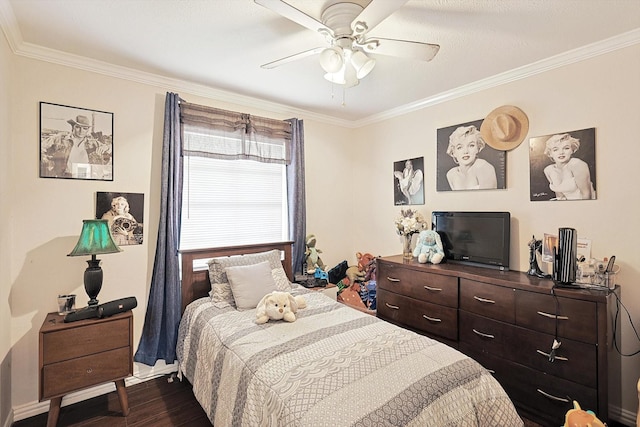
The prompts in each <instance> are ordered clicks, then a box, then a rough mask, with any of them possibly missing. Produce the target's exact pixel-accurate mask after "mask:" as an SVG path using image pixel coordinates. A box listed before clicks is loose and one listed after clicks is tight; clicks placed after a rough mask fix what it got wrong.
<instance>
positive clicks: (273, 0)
mask: <svg viewBox="0 0 640 427" xmlns="http://www.w3.org/2000/svg"><path fill="white" fill-rule="evenodd" d="M253 1H254V2H256V3H257V4H259V5H260V6H263V7H266V8H267V9H269V10H272V11H273V12H275V13H277V14H278V15H281V16H283V17H285V18H287V19H289V20H290V21H293V22H295V23H297V24H300V25H302V26H303V27H306V28H308V29H310V30H312V31H315V32H320V33H321V34H325V33H328V34H329V35H331V36H333V31H331V29H330V28H329V27H327V26H326V25H324V24H323V23H322V22H320V21H318V20H316V19H315V18H312V17H311V16H309V15H307V14H306V13H304V12H302V11H300V10H298V9H296V8H295V7H293V6H291V5H290V4H289V3H285V2H284V1H282V0H253Z"/></svg>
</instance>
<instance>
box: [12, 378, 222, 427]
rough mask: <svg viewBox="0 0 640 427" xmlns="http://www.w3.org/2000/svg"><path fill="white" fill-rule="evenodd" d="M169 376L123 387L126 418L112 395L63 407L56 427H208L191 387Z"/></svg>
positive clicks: (36, 424)
mask: <svg viewBox="0 0 640 427" xmlns="http://www.w3.org/2000/svg"><path fill="white" fill-rule="evenodd" d="M168 379H169V376H168V375H167V376H163V377H159V378H156V379H154V380H150V381H145V382H143V383H140V384H136V385H133V386H130V387H127V395H128V397H129V408H130V412H129V416H127V417H123V416H122V412H120V403H119V402H118V395H117V394H116V392H115V391H114V392H112V393H109V394H105V395H102V396H97V397H94V398H92V399H89V400H85V401H82V402H78V403H75V404H73V405H69V406H64V407H62V409H61V410H60V417H59V418H58V427H72V426H73V427H80V426H82V427H90V426H92V427H102V426H104V427H107V426H108V427H124V426H136V427H142V426H153V427H163V426H166V427H174V426H175V427H178V426H189V427H198V426H208V427H210V426H211V423H210V422H209V419H208V418H207V415H206V414H205V413H204V411H203V410H202V408H201V407H200V404H198V402H197V401H196V399H195V397H194V396H193V393H192V392H191V386H190V385H189V384H188V383H187V382H186V381H184V382H180V380H178V379H175V380H174V381H173V382H168V381H167V380H168ZM46 425H47V414H46V413H44V414H40V415H36V416H34V417H31V418H28V419H26V420H21V421H16V422H15V423H13V425H12V426H13V427H43V426H46Z"/></svg>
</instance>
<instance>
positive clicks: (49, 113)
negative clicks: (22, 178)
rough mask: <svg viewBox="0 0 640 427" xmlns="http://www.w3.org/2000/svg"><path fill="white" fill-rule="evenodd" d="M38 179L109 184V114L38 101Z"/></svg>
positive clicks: (110, 140) (110, 147) (110, 115)
mask: <svg viewBox="0 0 640 427" xmlns="http://www.w3.org/2000/svg"><path fill="white" fill-rule="evenodd" d="M40 178H66V179H87V180H98V181H113V113H108V112H105V111H97V110H90V109H87V108H80V107H69V106H66V105H58V104H50V103H48V102H40Z"/></svg>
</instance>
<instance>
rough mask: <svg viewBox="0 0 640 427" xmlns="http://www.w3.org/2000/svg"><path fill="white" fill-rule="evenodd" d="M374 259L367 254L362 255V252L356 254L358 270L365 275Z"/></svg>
mask: <svg viewBox="0 0 640 427" xmlns="http://www.w3.org/2000/svg"><path fill="white" fill-rule="evenodd" d="M375 258H376V257H374V256H373V255H371V254H370V253H369V252H367V253H364V254H363V253H362V252H356V259H357V260H358V269H359V270H360V271H364V272H365V273H366V272H367V269H368V268H369V265H370V264H371V261H373V260H374V259H375Z"/></svg>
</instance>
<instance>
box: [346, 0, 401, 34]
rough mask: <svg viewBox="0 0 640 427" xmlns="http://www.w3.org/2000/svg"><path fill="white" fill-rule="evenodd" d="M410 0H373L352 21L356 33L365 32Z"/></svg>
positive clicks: (352, 27)
mask: <svg viewBox="0 0 640 427" xmlns="http://www.w3.org/2000/svg"><path fill="white" fill-rule="evenodd" d="M407 1H408V0H372V1H371V3H369V5H368V6H367V7H365V8H364V10H363V11H362V12H360V15H358V16H357V17H356V18H355V19H354V20H353V22H352V23H351V29H352V30H353V31H354V34H355V35H358V34H364V33H365V32H367V31H369V30H371V29H372V28H373V27H375V26H376V25H378V24H379V23H381V22H382V21H384V20H385V19H387V18H388V17H389V15H391V14H392V13H393V12H395V11H396V10H398V9H400V8H401V7H402V6H403V5H404V4H405V3H406V2H407Z"/></svg>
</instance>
